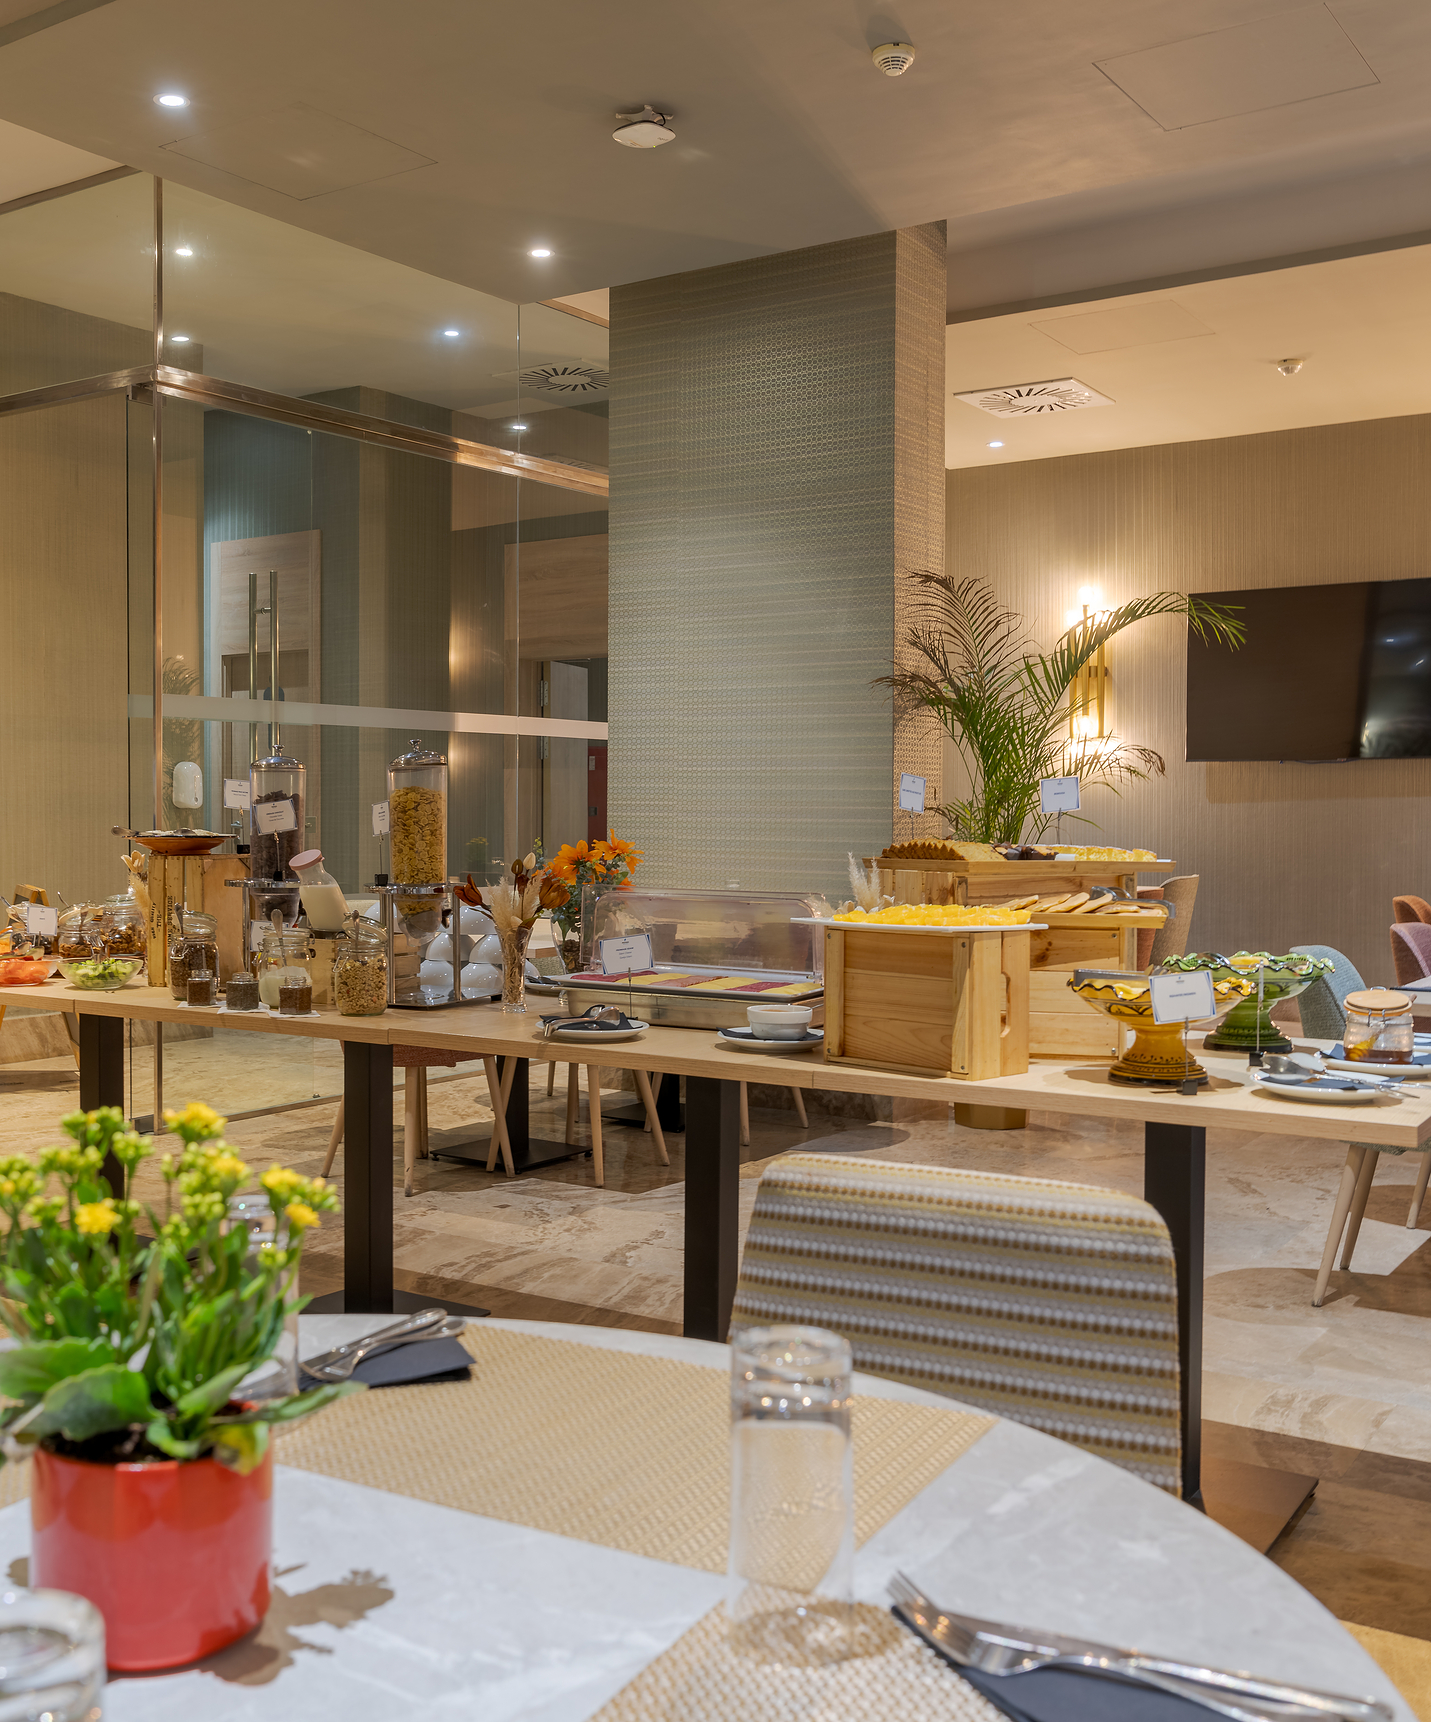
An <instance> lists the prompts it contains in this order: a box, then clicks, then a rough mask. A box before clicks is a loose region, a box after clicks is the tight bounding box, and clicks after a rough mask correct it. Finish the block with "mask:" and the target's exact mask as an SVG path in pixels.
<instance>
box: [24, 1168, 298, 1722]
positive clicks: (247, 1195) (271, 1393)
mask: <svg viewBox="0 0 1431 1722" xmlns="http://www.w3.org/2000/svg"><path fill="white" fill-rule="evenodd" d="M227 1223H228V1225H229V1227H230V1228H232V1227H234V1226H242V1227H243V1229H244V1230H245V1231H246V1232H247V1233H248V1238H249V1245H248V1252H247V1256H246V1258H245V1266H246V1267H248V1268H249V1269H250V1271H252V1270H253V1268H254V1266H255V1258H256V1256H257V1254H258V1252H259V1250H261V1249H262V1248H263V1247H264V1245H266V1244H268V1245H273V1244H279V1243H282V1242H283V1239H282V1238H280V1236H279V1233H278V1222H277V1220H276V1218H275V1217H274V1212H273V1209H272V1208H271V1207H270V1206H269V1201H268V1197H267V1196H266V1195H264V1194H263V1193H262V1192H255V1191H252V1190H249V1191H245V1192H241V1193H240V1194H239V1195H237V1196H230V1197H229V1207H228V1222H227ZM292 1278H293V1276H292V1274H290V1275H289V1276H288V1278H287V1279H286V1280H285V1281H284V1283H283V1295H284V1297H285V1298H288V1299H291V1298H292V1297H293V1296H294V1293H295V1291H296V1289H297V1288H296V1287H295V1286H294V1285H293V1283H292ZM298 1373H299V1372H298V1316H297V1313H296V1312H290V1313H289V1314H288V1315H287V1316H286V1317H285V1318H284V1323H283V1332H282V1333H281V1334H280V1335H279V1339H278V1345H277V1348H276V1349H275V1350H274V1352H273V1355H272V1356H271V1357H266V1358H264V1360H263V1362H262V1363H260V1364H258V1365H257V1367H256V1368H254V1369H252V1370H250V1372H249V1373H248V1374H247V1375H246V1376H244V1378H243V1380H242V1381H240V1382H239V1384H238V1386H237V1387H236V1388H235V1389H234V1392H233V1396H234V1398H235V1399H241V1400H244V1399H246V1400H259V1399H286V1398H288V1397H289V1396H290V1395H291V1394H294V1393H297V1391H298ZM272 1427H273V1429H274V1430H275V1431H282V1430H285V1429H288V1428H290V1427H292V1425H290V1424H287V1423H275V1424H273V1425H272ZM0 1722H4V1718H3V1716H0Z"/></svg>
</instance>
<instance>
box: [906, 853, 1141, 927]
mask: <svg viewBox="0 0 1431 1722" xmlns="http://www.w3.org/2000/svg"><path fill="white" fill-rule="evenodd" d="M877 865H878V867H879V888H880V890H881V891H882V892H883V893H884V894H885V896H887V897H893V898H894V900H895V902H896V903H1006V902H1008V900H1009V898H1010V897H1031V896H1034V895H1035V894H1037V895H1038V896H1040V897H1048V896H1051V895H1052V894H1053V893H1054V892H1055V891H1087V890H1090V889H1091V888H1092V887H1093V886H1094V885H1104V886H1109V885H1111V886H1112V887H1113V889H1114V890H1115V891H1121V892H1122V893H1123V895H1124V896H1126V897H1136V896H1137V894H1138V891H1137V885H1138V875H1139V874H1140V873H1171V872H1172V870H1173V865H1174V864H1173V862H1171V861H1081V862H1080V861H904V860H901V859H899V858H897V857H890V856H887V855H881V856H880V857H879V861H878V863H877ZM1040 918H1041V917H1040Z"/></svg>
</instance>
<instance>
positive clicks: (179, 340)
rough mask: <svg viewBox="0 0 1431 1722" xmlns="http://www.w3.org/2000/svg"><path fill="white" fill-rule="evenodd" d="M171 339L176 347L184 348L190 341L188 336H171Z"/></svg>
mask: <svg viewBox="0 0 1431 1722" xmlns="http://www.w3.org/2000/svg"><path fill="white" fill-rule="evenodd" d="M169 339H170V340H171V341H172V342H173V343H174V345H175V346H176V347H182V346H183V345H184V344H185V343H186V342H187V341H188V339H189V337H188V336H187V335H171V336H170V337H169Z"/></svg>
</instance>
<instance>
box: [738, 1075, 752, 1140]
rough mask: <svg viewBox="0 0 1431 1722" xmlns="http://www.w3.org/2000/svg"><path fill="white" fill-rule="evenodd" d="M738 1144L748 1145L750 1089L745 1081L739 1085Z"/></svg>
mask: <svg viewBox="0 0 1431 1722" xmlns="http://www.w3.org/2000/svg"><path fill="white" fill-rule="evenodd" d="M740 1145H741V1147H742V1148H749V1146H750V1089H749V1088H748V1087H747V1085H746V1084H745V1083H743V1082H742V1083H741V1085H740Z"/></svg>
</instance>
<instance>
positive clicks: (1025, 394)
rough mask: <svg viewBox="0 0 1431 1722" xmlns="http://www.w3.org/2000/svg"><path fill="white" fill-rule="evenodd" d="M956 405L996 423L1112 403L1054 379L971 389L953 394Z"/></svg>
mask: <svg viewBox="0 0 1431 1722" xmlns="http://www.w3.org/2000/svg"><path fill="white" fill-rule="evenodd" d="M954 399H955V400H956V401H967V402H968V403H969V405H970V406H971V407H979V408H980V409H981V410H982V411H984V412H986V413H992V414H993V415H994V417H995V418H999V419H1022V418H1030V417H1032V415H1033V414H1035V413H1071V412H1076V411H1077V410H1078V408H1079V407H1111V406H1113V405H1115V402H1114V401H1113V400H1112V399H1111V398H1110V397H1109V396H1108V395H1100V394H1099V393H1098V391H1097V389H1090V388H1089V387H1088V385H1087V383H1080V382H1079V380H1078V378H1077V377H1055V378H1053V379H1052V381H1050V382H1046V383H1004V384H1002V385H1001V386H1000V387H999V388H997V389H971V390H970V391H969V393H968V394H957V395H955V397H954Z"/></svg>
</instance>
